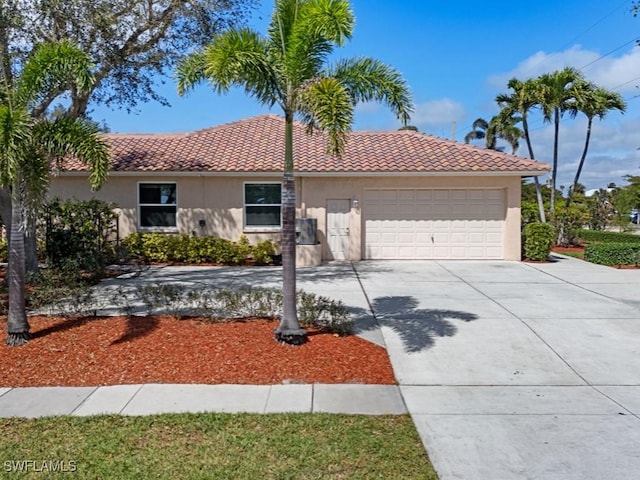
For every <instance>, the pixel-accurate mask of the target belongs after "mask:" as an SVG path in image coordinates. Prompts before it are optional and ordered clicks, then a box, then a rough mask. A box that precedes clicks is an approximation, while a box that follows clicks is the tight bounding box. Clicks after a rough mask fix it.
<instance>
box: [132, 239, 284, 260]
mask: <svg viewBox="0 0 640 480" xmlns="http://www.w3.org/2000/svg"><path fill="white" fill-rule="evenodd" d="M122 244H123V246H124V247H125V248H126V250H127V253H128V254H129V256H130V257H134V258H136V257H137V258H144V259H145V260H147V261H149V262H160V263H165V262H184V263H223V264H239V263H242V262H244V261H247V260H254V261H255V262H256V263H259V264H269V263H272V262H273V256H274V255H275V251H276V250H275V244H274V243H273V242H272V241H271V240H265V241H262V242H259V243H257V244H256V245H251V244H249V240H248V239H247V237H245V236H244V235H243V236H242V237H240V240H238V241H237V242H232V241H230V240H225V239H223V238H216V237H192V236H190V235H187V234H186V233H183V234H180V235H172V234H165V233H133V234H131V235H129V236H128V237H127V238H125V239H124V240H123V241H122Z"/></svg>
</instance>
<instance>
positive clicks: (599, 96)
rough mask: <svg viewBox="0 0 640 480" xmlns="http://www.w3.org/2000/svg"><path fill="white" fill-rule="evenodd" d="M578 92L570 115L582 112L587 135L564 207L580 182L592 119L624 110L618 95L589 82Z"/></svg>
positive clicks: (624, 105)
mask: <svg viewBox="0 0 640 480" xmlns="http://www.w3.org/2000/svg"><path fill="white" fill-rule="evenodd" d="M579 91H580V94H579V95H577V96H576V102H575V104H574V105H573V107H572V110H571V114H572V115H577V114H578V113H579V112H582V113H583V114H584V115H585V116H586V117H587V134H586V138H585V141H584V150H583V151H582V156H581V157H580V162H579V163H578V169H577V170H576V175H575V177H574V179H573V184H572V186H571V188H570V189H569V193H568V195H567V200H566V203H565V206H566V207H568V206H569V205H570V204H571V197H572V195H573V193H574V192H576V191H577V188H578V181H579V180H580V174H581V173H582V167H583V166H584V161H585V160H586V158H587V152H588V150H589V142H590V140H591V127H592V125H593V119H594V118H595V117H598V118H600V120H602V119H603V118H604V117H605V116H606V115H607V113H608V112H609V111H611V110H618V111H620V112H622V113H624V111H625V110H626V104H625V101H624V100H623V99H622V96H621V95H620V94H619V93H615V92H611V91H609V90H606V89H604V88H602V87H597V86H595V85H594V84H592V83H590V82H587V83H586V85H584V86H583V87H582V88H580V89H579Z"/></svg>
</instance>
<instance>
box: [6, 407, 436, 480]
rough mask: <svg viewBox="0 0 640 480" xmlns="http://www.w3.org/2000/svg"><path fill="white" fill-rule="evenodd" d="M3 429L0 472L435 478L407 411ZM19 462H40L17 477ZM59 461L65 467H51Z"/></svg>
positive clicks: (18, 424) (190, 417)
mask: <svg viewBox="0 0 640 480" xmlns="http://www.w3.org/2000/svg"><path fill="white" fill-rule="evenodd" d="M0 431H2V435H1V436H0V472H1V473H0V477H2V478H62V477H66V478H69V477H71V478H74V479H75V478H77V479H89V478H91V479H98V478H100V479H101V478H123V479H124V478H135V479H146V478H149V479H163V478H164V479H176V478H185V479H186V478H188V479H199V478H201V479H212V478H221V479H226V478H246V479H252V478H257V479H263V478H264V479H276V478H277V479H297V478H301V479H314V478H315V479H325V478H329V479H330V478H340V479H343V478H385V479H386V478H403V479H412V478H416V479H437V476H436V474H435V472H434V471H433V469H432V467H431V464H430V463H429V460H428V458H427V455H426V454H425V453H424V448H423V446H422V443H421V442H420V438H419V437H418V434H417V432H416V430H415V428H414V426H413V423H412V422H411V418H410V417H409V416H378V417H375V416H349V415H329V414H286V415H254V414H242V415H230V414H170V415H154V416H146V417H123V416H97V417H86V418H81V417H80V418H78V417H49V418H42V419H29V420H25V419H15V418H12V419H0ZM21 460H22V461H24V460H32V461H35V466H34V464H28V473H26V474H25V473H22V474H21V473H18V472H16V471H15V470H17V469H19V465H17V464H16V463H14V462H19V461H21ZM56 461H57V462H60V463H58V468H64V469H66V470H67V473H60V472H58V473H55V474H53V473H50V472H49V473H46V469H47V467H48V468H49V469H52V467H51V466H52V465H53V466H55V462H56ZM43 462H49V463H48V464H45V465H43ZM23 468H24V464H23ZM71 469H73V470H75V471H74V473H69V470H71ZM36 470H39V471H36ZM43 470H44V472H43Z"/></svg>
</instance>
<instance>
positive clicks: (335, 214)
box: [327, 200, 351, 260]
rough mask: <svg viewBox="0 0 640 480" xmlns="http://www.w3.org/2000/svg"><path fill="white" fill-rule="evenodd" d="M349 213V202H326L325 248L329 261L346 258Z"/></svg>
mask: <svg viewBox="0 0 640 480" xmlns="http://www.w3.org/2000/svg"><path fill="white" fill-rule="evenodd" d="M350 211H351V201H350V200H327V246H328V250H329V251H328V254H329V259H331V260H344V259H346V258H347V252H348V251H349V212H350Z"/></svg>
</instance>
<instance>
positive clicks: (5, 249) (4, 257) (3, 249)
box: [0, 240, 9, 262]
mask: <svg viewBox="0 0 640 480" xmlns="http://www.w3.org/2000/svg"><path fill="white" fill-rule="evenodd" d="M7 261H9V244H8V243H7V241H6V240H0V262H7Z"/></svg>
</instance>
